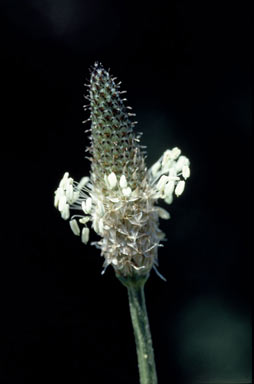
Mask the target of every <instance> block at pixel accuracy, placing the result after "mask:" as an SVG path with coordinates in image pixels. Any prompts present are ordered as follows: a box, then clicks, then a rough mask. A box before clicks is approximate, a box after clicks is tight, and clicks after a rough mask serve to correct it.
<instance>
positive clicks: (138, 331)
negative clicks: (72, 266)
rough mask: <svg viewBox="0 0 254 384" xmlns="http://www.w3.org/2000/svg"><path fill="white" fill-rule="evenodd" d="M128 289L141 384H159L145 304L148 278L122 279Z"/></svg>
mask: <svg viewBox="0 0 254 384" xmlns="http://www.w3.org/2000/svg"><path fill="white" fill-rule="evenodd" d="M119 279H120V280H121V282H122V283H123V284H124V285H125V286H126V287H127V289H128V297H129V305H130V314H131V320H132V325H133V330H134V335H135V341H136V350H137V357H138V367H139V377H140V384H157V375H156V367H155V361H154V353H153V345H152V338H151V332H150V327H149V321H148V316H147V310H146V303H145V293H144V285H145V282H146V280H147V277H146V278H138V279H137V278H136V279H132V278H128V279H123V278H120V277H119Z"/></svg>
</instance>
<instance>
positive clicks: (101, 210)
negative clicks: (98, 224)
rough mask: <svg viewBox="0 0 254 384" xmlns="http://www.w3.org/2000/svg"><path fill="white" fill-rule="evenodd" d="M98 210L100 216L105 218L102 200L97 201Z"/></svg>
mask: <svg viewBox="0 0 254 384" xmlns="http://www.w3.org/2000/svg"><path fill="white" fill-rule="evenodd" d="M97 208H98V213H99V215H100V216H103V215H104V213H105V209H104V205H103V203H102V202H101V201H100V200H97Z"/></svg>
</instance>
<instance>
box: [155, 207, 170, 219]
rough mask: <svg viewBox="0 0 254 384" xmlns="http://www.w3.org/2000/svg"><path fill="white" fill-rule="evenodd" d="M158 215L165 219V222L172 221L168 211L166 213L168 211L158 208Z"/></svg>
mask: <svg viewBox="0 0 254 384" xmlns="http://www.w3.org/2000/svg"><path fill="white" fill-rule="evenodd" d="M158 213H159V217H160V218H161V219H164V220H168V219H170V214H169V212H168V211H166V209H164V208H161V207H158Z"/></svg>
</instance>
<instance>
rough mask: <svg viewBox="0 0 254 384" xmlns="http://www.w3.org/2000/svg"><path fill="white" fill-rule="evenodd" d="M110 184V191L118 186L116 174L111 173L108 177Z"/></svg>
mask: <svg viewBox="0 0 254 384" xmlns="http://www.w3.org/2000/svg"><path fill="white" fill-rule="evenodd" d="M108 183H109V188H110V189H113V188H115V186H116V184H117V178H116V175H115V173H114V172H111V173H110V174H109V175H108Z"/></svg>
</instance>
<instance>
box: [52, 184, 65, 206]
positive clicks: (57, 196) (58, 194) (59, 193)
mask: <svg viewBox="0 0 254 384" xmlns="http://www.w3.org/2000/svg"><path fill="white" fill-rule="evenodd" d="M63 195H64V190H63V188H60V187H58V188H57V190H56V191H55V198H54V206H55V208H57V207H58V204H59V199H60V197H61V196H63Z"/></svg>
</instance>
